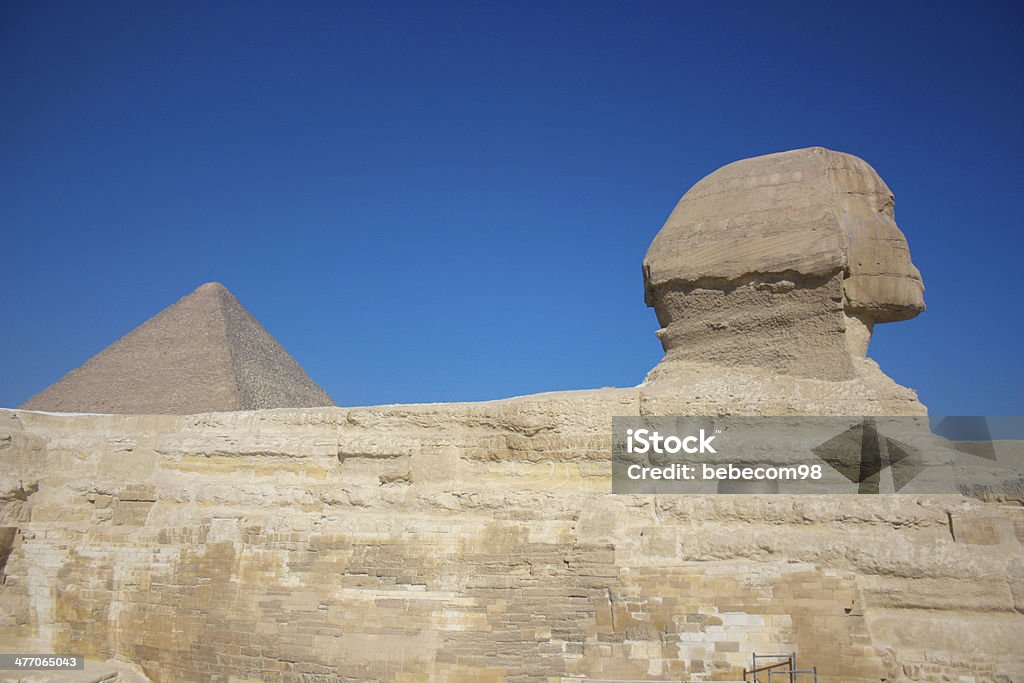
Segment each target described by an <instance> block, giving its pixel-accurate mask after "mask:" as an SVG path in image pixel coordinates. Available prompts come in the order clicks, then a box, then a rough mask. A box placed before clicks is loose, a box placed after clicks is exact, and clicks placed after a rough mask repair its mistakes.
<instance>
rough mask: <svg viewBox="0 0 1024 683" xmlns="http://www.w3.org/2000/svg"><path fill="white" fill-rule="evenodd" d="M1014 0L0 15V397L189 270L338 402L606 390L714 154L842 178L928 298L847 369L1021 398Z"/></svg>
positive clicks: (985, 400) (654, 358)
mask: <svg viewBox="0 0 1024 683" xmlns="http://www.w3.org/2000/svg"><path fill="white" fill-rule="evenodd" d="M1022 24H1024V22H1022V10H1021V6H1020V5H1019V4H1017V3H967V2H965V3H958V4H946V3H916V2H913V3H912V2H906V3H891V2H885V3H870V2H869V3H856V4H853V3H819V2H807V3H786V2H782V3H735V2H724V3H697V2H667V3H662V2H650V1H645V2H638V3H626V2H620V3H608V2H586V3H583V2H562V3H560V2H554V3H552V2H544V3H539V2H538V3H532V2H517V3H469V2H462V3H444V2H430V3H423V2H416V3H414V2H409V3H382V2H366V3H357V2H332V3H310V2H306V3H285V2H278V3H266V2H254V1H251V0H248V1H246V2H217V3H198V2H195V3H192V2H185V3H180V2H174V3H169V2H168V3H138V2H123V3H122V2H115V1H111V2H102V3H76V2H5V3H3V4H2V5H0V83H2V86H3V97H2V99H0V102H2V103H0V230H2V233H0V245H2V246H0V254H2V256H3V258H2V265H0V288H2V291H3V294H4V303H3V306H2V308H0V310H2V312H3V315H2V323H0V406H16V405H18V404H20V403H22V402H23V401H25V400H26V399H28V398H29V397H30V396H31V395H32V394H34V393H36V392H37V391H39V390H41V389H43V388H44V387H46V386H47V385H49V384H50V383H52V382H54V381H56V380H57V379H59V378H60V377H61V376H62V375H64V374H65V373H66V372H67V371H69V370H71V369H72V368H74V367H77V366H78V365H80V364H81V363H82V362H84V361H85V360H86V359H87V358H89V357H90V356H92V355H93V354H95V353H97V352H98V351H100V350H101V349H103V348H104V347H105V346H107V345H108V344H110V343H111V342H113V341H114V340H115V339H117V338H118V337H120V336H121V335H123V334H125V333H126V332H128V331H129V330H131V329H132V328H133V327H135V326H136V325H138V324H140V323H141V322H143V321H144V320H146V319H147V318H149V317H151V316H152V315H154V314H156V313H157V312H158V311H160V310H161V309H163V308H164V307H166V306H167V305H169V304H171V303H173V302H174V301H176V300H177V299H178V298H179V297H181V296H183V295H185V294H187V293H188V292H190V291H191V290H192V289H194V288H195V287H197V286H198V285H200V284H202V283H203V282H206V281H209V280H218V281H221V282H224V283H225V284H226V285H227V286H228V288H229V289H231V291H233V292H234V293H235V295H236V296H238V298H239V299H240V300H241V302H242V303H243V305H245V306H246V307H247V308H248V309H249V310H250V311H251V312H252V313H253V314H254V315H255V316H256V317H257V318H258V319H259V320H260V321H261V322H262V323H263V324H264V326H265V327H267V329H268V330H270V332H271V333H272V334H273V335H274V336H275V337H276V338H277V339H278V340H279V341H280V342H281V343H282V344H283V345H284V346H285V348H287V349H288V350H289V351H290V352H291V353H292V354H293V355H294V356H295V357H296V358H297V359H298V360H299V362H300V363H302V365H303V366H304V367H305V368H306V370H307V372H309V374H310V375H311V376H312V377H313V379H314V380H316V381H317V382H318V383H319V384H320V385H321V386H323V387H324V388H325V389H326V390H327V391H328V393H330V394H331V395H332V396H333V398H334V399H335V400H336V401H337V402H338V403H339V404H343V405H365V404H374V403H385V402H402V403H409V402H421V401H454V400H483V399H491V398H500V397H505V396H511V395H517V394H525V393H532V392H539V391H548V390H557V389H582V388H592V387H601V386H631V385H635V384H637V383H639V382H640V381H641V380H642V379H643V377H644V375H645V373H646V372H647V371H648V370H649V369H650V368H651V367H653V366H654V365H655V364H656V363H657V362H658V360H659V359H660V357H661V347H660V345H659V343H658V341H657V339H656V338H655V336H654V331H655V329H656V328H657V322H656V320H655V317H654V313H653V311H652V310H651V309H648V308H646V307H645V306H644V303H643V288H642V277H641V269H640V263H641V260H642V258H643V254H644V252H645V251H646V249H647V246H648V244H649V243H650V241H651V239H652V238H653V237H654V234H655V233H656V232H657V230H658V229H659V228H660V227H661V225H662V223H663V222H664V219H665V218H666V216H667V215H668V213H669V211H671V209H672V207H673V206H674V205H675V203H676V201H677V200H678V199H679V197H680V196H681V195H682V194H683V193H684V192H685V191H686V190H687V189H688V188H689V187H690V186H691V185H692V184H693V183H695V182H696V181H697V180H699V179H700V178H701V177H703V176H704V175H706V174H707V173H710V172H711V171H713V170H715V169H716V168H718V167H720V166H722V165H724V164H726V163H728V162H731V161H734V160H736V159H740V158H744V157H750V156H756V155H758V154H763V153H768V152H775V151H782V150H787V149H794V148H799V147H807V146H811V145H821V146H825V147H829V148H831V149H836V150H840V151H846V152H851V153H854V154H857V155H858V156H861V157H863V158H864V159H866V160H867V161H868V162H869V163H871V164H872V165H873V166H874V167H875V168H876V169H877V170H878V171H879V173H880V174H881V175H882V177H883V178H884V179H885V180H886V181H887V183H888V184H889V186H890V187H891V188H892V189H893V190H894V192H895V194H896V218H897V221H898V222H899V224H900V226H901V227H902V228H903V231H904V232H905V233H906V235H907V237H908V239H909V241H910V246H911V250H912V254H913V257H914V261H915V263H916V264H917V266H918V267H919V268H920V270H921V271H922V274H923V276H924V279H925V284H926V287H927V291H926V300H927V303H928V311H927V312H925V313H924V314H923V315H921V316H920V317H919V318H917V319H915V320H912V321H910V322H906V323H899V324H892V325H884V326H880V327H879V328H877V329H876V335H875V339H874V341H873V342H872V347H871V355H872V357H874V358H875V359H876V360H878V361H879V363H880V364H881V366H882V368H883V369H884V370H885V371H886V372H888V373H889V374H890V375H891V376H892V377H894V378H895V379H896V380H897V381H899V382H900V383H902V384H905V385H907V386H911V387H914V388H916V389H917V390H918V391H919V393H920V396H921V398H922V400H923V401H924V402H925V403H926V404H927V405H928V406H929V408H930V410H931V412H932V413H933V414H1024V402H1022V397H1021V394H1022V392H1021V389H1020V387H1021V385H1022V380H1024V372H1022V361H1021V354H1020V352H1019V349H1018V346H1019V345H1020V339H1021V337H1022V332H1024V330H1022V324H1021V306H1020V303H1021V297H1022V294H1024V287H1022V284H1021V282H1022V277H1021V275H1020V274H1019V272H1018V271H1019V268H1020V266H1021V260H1022V255H1024V249H1022V247H1024V237H1022V217H1024V202H1022V201H1021V195H1022V191H1024V163H1022V151H1024V146H1022V142H1024V139H1022V138H1024V124H1022V121H1024V114H1022V112H1024V97H1022V85H1021V83H1022V79H1021V74H1022V73H1024V41H1022V40H1021V39H1020V33H1021V30H1022Z"/></svg>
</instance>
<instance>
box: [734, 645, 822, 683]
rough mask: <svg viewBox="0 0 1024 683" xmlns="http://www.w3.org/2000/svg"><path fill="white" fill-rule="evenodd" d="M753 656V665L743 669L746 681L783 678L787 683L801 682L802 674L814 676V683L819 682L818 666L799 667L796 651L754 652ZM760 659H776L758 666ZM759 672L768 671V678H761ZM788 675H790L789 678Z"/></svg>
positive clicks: (757, 682)
mask: <svg viewBox="0 0 1024 683" xmlns="http://www.w3.org/2000/svg"><path fill="white" fill-rule="evenodd" d="M751 657H752V663H751V667H750V668H749V669H744V670H743V680H744V681H747V680H749V681H750V683H772V682H773V681H780V680H782V681H786V683H800V680H801V679H800V677H801V676H812V677H813V679H814V683H818V667H816V666H812V667H811V668H810V669H800V668H798V667H797V664H796V653H795V652H786V653H783V654H769V655H759V654H757V653H756V652H754V653H753V654H752V656H751ZM758 660H761V661H762V662H764V661H766V660H775V661H772V662H770V663H767V664H762V665H761V666H758ZM759 673H767V674H768V678H767V679H766V678H763V677H762V678H760V679H759V678H758V677H757V675H758V674H759ZM748 676H753V678H752V679H748ZM786 677H788V680H787V678H786ZM804 680H806V679H804Z"/></svg>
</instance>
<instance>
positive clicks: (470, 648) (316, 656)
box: [0, 389, 1024, 683]
mask: <svg viewBox="0 0 1024 683" xmlns="http://www.w3.org/2000/svg"><path fill="white" fill-rule="evenodd" d="M638 396H639V390H637V389H622V390H599V391H591V392H567V393H556V394H545V395H540V396H530V397H523V398H519V399H509V400H505V401H495V402H489V403H478V404H450V405H422V406H418V405H411V406H380V407H370V408H351V409H340V408H326V409H305V410H277V411H259V412H235V413H221V414H207V415H195V416H187V417H177V416H148V417H141V416H117V415H108V416H98V415H82V416H63V415H50V414H45V413H34V412H29V411H3V412H0V424H2V425H3V427H2V429H3V433H4V434H5V435H9V436H10V439H9V440H8V443H9V444H10V446H9V447H8V448H6V449H5V450H4V451H3V452H2V453H3V454H2V456H0V457H2V460H0V464H2V467H3V472H4V481H5V482H9V484H7V486H8V487H9V488H10V490H11V493H9V494H7V495H6V496H5V497H4V498H3V500H4V502H3V503H2V506H0V514H2V516H0V524H2V525H3V526H6V527H9V528H14V529H16V534H15V538H14V540H13V542H12V543H11V546H12V548H11V552H10V557H9V559H8V561H7V564H6V566H5V568H4V572H5V581H4V585H3V589H2V592H0V646H5V645H6V644H7V643H10V642H12V640H13V639H15V638H23V637H33V638H38V639H40V640H43V641H45V642H48V643H51V648H52V649H53V650H54V651H75V652H79V653H81V654H86V655H89V656H91V657H93V658H95V659H105V658H108V657H114V656H116V657H119V658H121V659H124V660H128V661H132V662H135V663H137V664H138V665H139V666H140V667H142V669H143V670H144V671H145V672H146V673H147V674H148V675H149V676H150V677H151V678H153V679H154V680H208V679H211V678H217V677H221V678H225V679H226V678H228V677H229V676H234V677H236V678H238V679H243V680H244V679H247V678H249V679H262V678H270V679H275V680H288V681H298V680H325V681H326V680H338V679H343V680H344V679H346V678H349V679H353V680H367V681H395V682H398V681H411V680H422V681H426V680H450V681H456V680H461V681H482V680H483V681H486V680H494V681H524V682H525V681H538V680H547V679H549V678H556V679H557V677H561V676H566V677H571V676H578V675H586V676H589V677H592V678H604V679H610V678H626V679H654V680H737V679H739V678H741V673H742V668H743V667H744V666H745V665H747V664H748V663H749V658H750V654H751V652H755V651H756V652H767V651H772V650H778V651H784V652H788V651H793V650H795V651H797V652H798V655H799V658H800V661H801V662H802V663H804V664H807V665H816V666H818V668H819V672H820V674H821V680H822V681H826V682H833V683H838V682H839V681H843V682H850V681H855V682H866V681H875V682H877V681H880V680H882V679H883V678H885V679H886V680H892V681H909V680H934V681H939V680H943V677H946V678H949V677H952V678H953V680H957V677H959V676H965V677H974V679H975V680H976V681H997V680H1016V681H1020V680H1024V657H1022V655H1021V653H1020V651H1019V648H1017V647H1015V646H1014V643H1016V642H1020V639H1021V638H1022V637H1024V612H1022V610H1021V609H1020V606H1019V602H1020V596H1021V595H1024V583H1022V580H1024V572H1022V571H1021V567H1022V566H1024V547H1022V545H1021V539H1020V538H1019V537H1018V535H1017V533H1016V530H1017V529H1020V528H1024V509H1022V508H1021V507H1019V506H1018V505H1009V504H999V503H985V502H981V501H977V500H971V499H967V498H964V497H961V496H953V495H951V496H935V495H931V496H925V495H899V496H878V497H875V496H829V497H825V496H810V495H808V496H724V495H721V496H621V495H612V494H610V493H609V490H610V483H609V471H610V464H609V455H608V454H609V450H610V443H609V439H610V433H609V424H610V421H611V417H612V416H613V415H620V414H637V413H638V411H639V410H640V405H641V404H640V401H639V398H638ZM1000 677H1002V678H1000Z"/></svg>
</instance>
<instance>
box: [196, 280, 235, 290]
mask: <svg viewBox="0 0 1024 683" xmlns="http://www.w3.org/2000/svg"><path fill="white" fill-rule="evenodd" d="M195 291H196V292H226V291H228V288H227V287H225V286H224V285H223V284H222V283H220V282H204V283H203V284H201V285H199V286H198V287H196V290H195Z"/></svg>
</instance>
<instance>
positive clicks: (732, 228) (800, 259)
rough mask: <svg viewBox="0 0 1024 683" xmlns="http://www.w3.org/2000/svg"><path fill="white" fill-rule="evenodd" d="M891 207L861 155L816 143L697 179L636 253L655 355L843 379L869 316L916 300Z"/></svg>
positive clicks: (903, 309) (876, 317)
mask: <svg viewBox="0 0 1024 683" xmlns="http://www.w3.org/2000/svg"><path fill="white" fill-rule="evenodd" d="M893 205H894V201H893V194H892V192H891V191H890V190H889V188H888V186H886V184H885V183H884V182H883V181H882V179H881V178H880V177H879V176H878V174H877V173H876V172H875V171H874V169H872V168H871V167H870V166H869V165H868V164H867V163H866V162H865V161H863V160H862V159H859V158H857V157H855V156H852V155H849V154H843V153H840V152H832V151H829V150H826V149H823V148H820V147H812V148H808V149H801V150H795V151H791V152H783V153H780V154H770V155H767V156H762V157H755V158H753V159H745V160H742V161H737V162H735V163H732V164H729V165H728V166H725V167H723V168H721V169H719V170H717V171H715V172H714V173H712V174H711V175H709V176H707V177H705V178H704V179H703V180H701V181H700V182H698V183H697V184H696V185H694V186H693V188H691V189H690V191H689V192H687V193H686V194H685V195H684V196H683V198H682V199H681V200H680V201H679V203H678V204H677V205H676V207H675V209H674V210H673V211H672V214H671V215H670V216H669V218H668V220H667V221H666V223H665V225H664V227H662V229H661V231H660V232H659V233H658V234H657V236H656V237H655V238H654V241H653V242H652V244H651V246H650V249H649V250H648V252H647V256H646V257H645V258H644V289H645V296H646V300H647V303H648V305H650V306H653V307H654V309H655V311H656V312H657V315H658V321H659V323H660V325H661V329H660V330H659V331H658V336H659V338H660V339H661V341H662V344H663V346H664V348H665V352H666V361H673V360H683V361H686V362H691V363H710V364H715V365H728V366H736V365H757V366H760V367H765V368H769V369H771V370H773V371H775V372H780V373H783V374H794V375H798V376H806V377H816V378H821V379H833V380H839V379H848V378H850V377H852V376H853V374H854V373H855V370H856V367H855V366H856V362H857V361H856V359H857V358H858V357H859V358H863V357H864V355H865V353H866V351H867V344H868V341H869V340H870V335H871V331H872V328H873V326H874V325H875V324H876V323H883V322H893V321H897V320H906V319H908V318H912V317H914V316H916V315H917V314H918V313H920V312H921V311H923V310H924V298H923V292H924V286H923V284H922V281H921V275H920V273H919V272H918V270H917V268H915V267H914V264H913V263H912V262H911V260H910V250H909V248H908V246H907V240H906V238H905V237H904V235H903V233H902V232H901V231H900V229H899V227H897V225H896V222H895V219H894V214H893ZM664 362H665V361H663V363H664Z"/></svg>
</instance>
